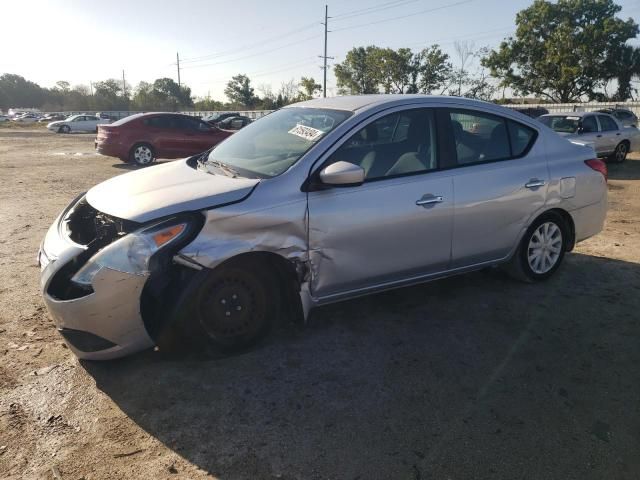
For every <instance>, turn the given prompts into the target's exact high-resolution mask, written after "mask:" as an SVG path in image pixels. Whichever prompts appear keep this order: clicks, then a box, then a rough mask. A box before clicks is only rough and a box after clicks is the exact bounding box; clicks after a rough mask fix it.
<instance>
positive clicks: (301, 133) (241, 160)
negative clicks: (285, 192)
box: [206, 107, 352, 178]
mask: <svg viewBox="0 0 640 480" xmlns="http://www.w3.org/2000/svg"><path fill="white" fill-rule="evenodd" d="M351 115H352V112H349V111H344V110H329V109H324V108H303V107H289V108H283V109H281V110H277V111H275V112H273V113H271V114H269V115H267V116H265V117H263V118H261V119H260V120H258V121H256V122H253V123H250V124H249V125H247V126H246V127H245V128H243V129H241V130H239V131H238V132H237V133H234V134H233V135H232V136H230V137H229V138H227V139H226V140H225V141H224V142H222V143H220V144H218V145H217V146H216V147H215V148H214V149H213V150H212V151H211V152H210V153H209V156H208V157H207V162H206V163H208V164H214V165H215V164H222V165H225V166H227V167H230V168H232V169H233V170H235V171H237V172H238V173H239V174H240V175H255V176H259V177H264V178H269V177H275V176H277V175H280V174H281V173H283V172H285V171H286V170H288V169H289V167H291V166H292V165H293V164H294V163H296V162H297V161H298V160H299V159H300V158H301V157H302V156H303V155H304V154H305V153H306V152H307V150H309V149H310V148H311V147H313V146H314V145H315V144H316V143H317V142H319V141H320V140H321V139H322V138H323V137H325V136H326V135H327V134H328V133H329V132H330V131H332V130H333V129H335V128H336V127H337V126H338V125H340V124H341V123H342V122H344V121H345V120H346V119H347V118H349V117H350V116H351Z"/></svg>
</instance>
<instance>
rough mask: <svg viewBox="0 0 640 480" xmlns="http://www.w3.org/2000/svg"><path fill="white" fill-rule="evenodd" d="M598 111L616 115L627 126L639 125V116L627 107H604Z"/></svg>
mask: <svg viewBox="0 0 640 480" xmlns="http://www.w3.org/2000/svg"><path fill="white" fill-rule="evenodd" d="M597 111H598V112H600V113H608V114H609V115H612V116H614V117H615V118H616V120H618V122H620V123H621V124H622V125H624V126H625V127H636V128H637V127H638V117H637V116H636V114H635V113H633V112H632V111H631V110H628V109H626V108H603V109H601V110H597Z"/></svg>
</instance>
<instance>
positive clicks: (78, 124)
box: [47, 115, 109, 133]
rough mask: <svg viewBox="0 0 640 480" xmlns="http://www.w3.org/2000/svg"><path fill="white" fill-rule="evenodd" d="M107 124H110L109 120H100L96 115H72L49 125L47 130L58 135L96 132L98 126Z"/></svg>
mask: <svg viewBox="0 0 640 480" xmlns="http://www.w3.org/2000/svg"><path fill="white" fill-rule="evenodd" d="M106 123H109V120H105V119H102V118H98V117H96V116H95V115H72V116H71V117H69V118H67V119H65V120H59V121H56V122H51V123H49V124H48V125H47V128H48V129H49V130H51V131H52V132H56V133H71V132H96V131H97V130H98V125H104V124H106Z"/></svg>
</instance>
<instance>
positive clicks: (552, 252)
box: [507, 213, 569, 282]
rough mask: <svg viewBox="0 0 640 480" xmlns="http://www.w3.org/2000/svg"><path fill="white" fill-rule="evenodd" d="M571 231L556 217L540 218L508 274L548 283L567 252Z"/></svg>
mask: <svg viewBox="0 0 640 480" xmlns="http://www.w3.org/2000/svg"><path fill="white" fill-rule="evenodd" d="M568 238H569V237H568V229H567V225H566V222H565V221H564V219H563V218H562V217H561V216H560V215H557V214H555V213H548V214H545V215H543V216H541V217H539V218H538V219H537V220H536V221H535V222H534V223H533V224H532V225H531V226H530V227H529V229H528V230H527V232H526V233H525V235H524V236H523V238H522V240H521V241H520V246H519V247H518V250H517V252H516V253H515V255H514V256H513V258H512V259H511V261H510V262H509V264H508V266H507V271H508V272H509V273H510V274H511V275H512V276H513V277H515V278H517V279H518V280H522V281H525V282H538V281H542V280H546V279H547V278H549V277H550V276H551V275H553V274H554V273H555V271H556V270H557V269H558V268H559V267H560V264H561V263H562V260H563V258H564V254H565V251H566V245H567V239H568Z"/></svg>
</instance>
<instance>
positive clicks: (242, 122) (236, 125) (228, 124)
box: [216, 115, 252, 130]
mask: <svg viewBox="0 0 640 480" xmlns="http://www.w3.org/2000/svg"><path fill="white" fill-rule="evenodd" d="M251 122H252V120H251V119H250V118H249V117H245V116H242V115H238V116H237V117H227V118H225V119H224V120H221V121H219V122H218V123H217V124H216V125H217V127H218V128H222V129H223V130H240V129H241V128H243V127H246V126H247V125H249V124H250V123H251Z"/></svg>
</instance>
